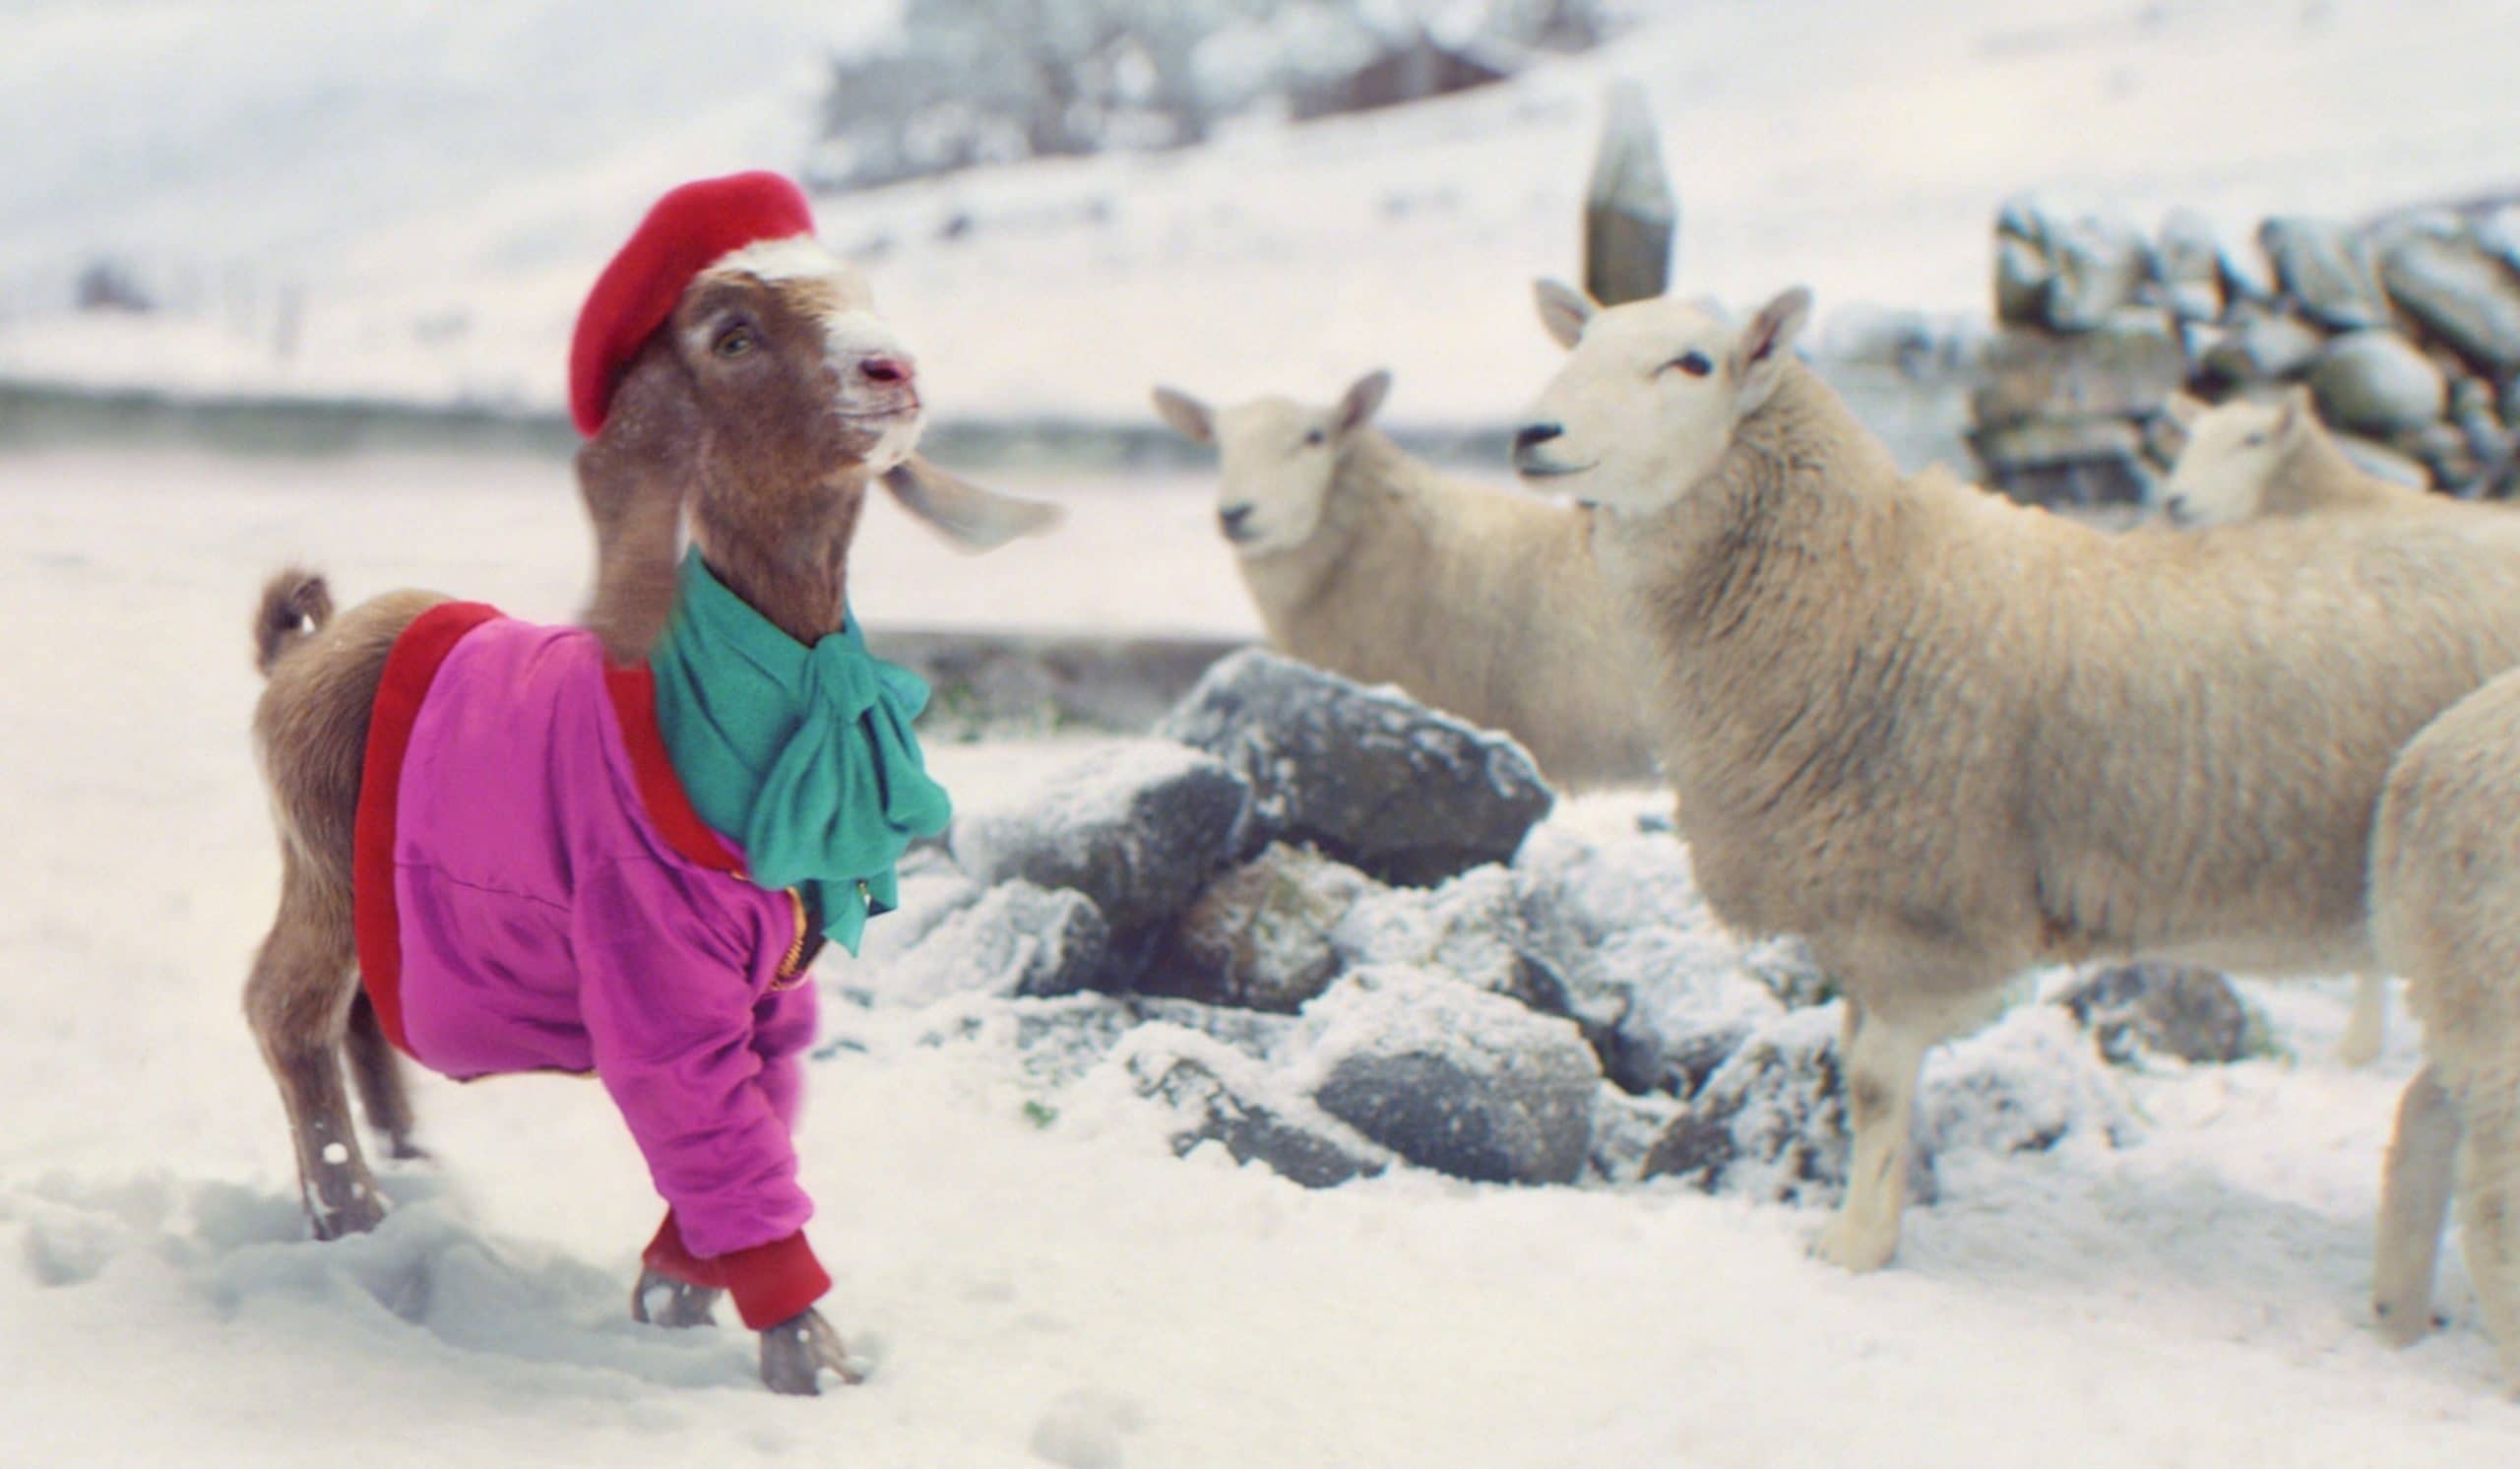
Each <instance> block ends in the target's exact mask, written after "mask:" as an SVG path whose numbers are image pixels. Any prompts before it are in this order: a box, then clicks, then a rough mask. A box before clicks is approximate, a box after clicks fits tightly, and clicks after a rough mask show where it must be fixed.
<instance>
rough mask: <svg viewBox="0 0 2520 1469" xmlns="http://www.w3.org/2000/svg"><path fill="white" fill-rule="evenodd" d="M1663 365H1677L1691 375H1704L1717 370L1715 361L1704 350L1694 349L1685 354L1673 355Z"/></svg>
mask: <svg viewBox="0 0 2520 1469" xmlns="http://www.w3.org/2000/svg"><path fill="white" fill-rule="evenodd" d="M1663 365H1664V366H1665V367H1667V368H1668V367H1677V368H1678V369H1680V370H1681V371H1682V372H1685V373H1687V374H1688V375H1689V376H1691V377H1704V376H1706V375H1707V374H1708V373H1710V372H1713V371H1714V370H1715V363H1714V362H1713V361H1712V360H1711V359H1710V358H1708V356H1707V354H1706V353H1704V352H1702V351H1693V352H1689V353H1687V354H1686V355H1684V356H1677V357H1673V358H1672V359H1671V360H1670V361H1668V362H1665V363H1664V364H1663Z"/></svg>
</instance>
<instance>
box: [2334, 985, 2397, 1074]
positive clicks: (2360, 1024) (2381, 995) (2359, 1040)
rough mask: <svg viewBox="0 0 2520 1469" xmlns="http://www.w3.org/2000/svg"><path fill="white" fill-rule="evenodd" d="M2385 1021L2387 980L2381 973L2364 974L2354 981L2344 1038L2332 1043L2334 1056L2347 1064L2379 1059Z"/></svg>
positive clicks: (2357, 1064) (2364, 1064) (2386, 1014)
mask: <svg viewBox="0 0 2520 1469" xmlns="http://www.w3.org/2000/svg"><path fill="white" fill-rule="evenodd" d="M2388 1024H2389V982H2388V979H2387V977H2385V976H2383V975H2375V974H2366V975H2361V976H2358V977H2357V978H2356V979H2355V981H2354V1014H2353V1017H2352V1018H2351V1019H2349V1020H2347V1021H2346V1022H2345V1039H2343V1040H2341V1041H2339V1042H2337V1043H2336V1058H2337V1059H2338V1060H2339V1061H2342V1062H2344V1063H2345V1064H2346V1065H2349V1066H2367V1065H2369V1064H2371V1062H2373V1061H2375V1060H2378V1059H2379V1058H2380V1043H2381V1042H2382V1041H2384V1040H2385V1039H2387V1036H2388Z"/></svg>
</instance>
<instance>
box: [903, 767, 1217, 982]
mask: <svg viewBox="0 0 2520 1469" xmlns="http://www.w3.org/2000/svg"><path fill="white" fill-rule="evenodd" d="M1250 798H1251V792H1250V788H1249V787H1248V786H1247V785H1246V784H1245V783H1244V781H1243V779H1242V778H1241V777H1240V776H1238V775H1236V774H1234V772H1233V771H1231V770H1230V769H1229V768H1227V767H1226V765H1225V764H1223V763H1222V762H1220V761H1218V760H1215V759H1213V758H1211V757H1209V756H1207V755H1203V754H1201V753H1199V752H1198V751H1196V750H1192V749H1187V748H1185V747H1183V746H1181V745H1178V744H1175V743H1172V742H1171V741H1169V740H1161V739H1142V740H1131V741H1126V742H1122V743H1115V744H1112V745H1109V746H1106V747H1104V748H1103V749H1099V750H1097V751H1095V752H1094V753H1092V754H1090V755H1087V756H1085V757H1084V758H1083V759H1081V760H1078V761H1077V762H1075V763H1074V764H1072V765H1068V766H1065V767H1063V768H1061V769H1060V770H1057V771H1055V772H1053V773H1052V774H1051V775H1050V776H1048V777H1047V778H1046V779H1044V780H1042V781H1040V782H1037V783H1036V784H1035V785H1034V786H1033V787H1032V788H1031V789H1029V790H1027V791H1025V792H1023V793H1021V794H1019V795H1018V796H1017V797H1016V798H1014V799H1012V800H1011V801H1009V802H1008V803H1006V804H1004V805H1002V806H993V807H990V808H986V809H982V810H977V811H972V812H968V813H966V814H965V815H964V816H962V817H961V818H960V819H959V820H957V821H956V822H955V823H954V831H953V847H954V860H955V861H956V862H960V863H962V865H963V870H964V871H966V872H968V873H970V874H971V876H972V878H973V880H974V881H977V882H980V883H983V884H995V883H1000V882H1005V881H1008V880H1010V879H1016V878H1021V879H1022V880H1024V881H1027V882H1031V883H1035V884H1037V885H1039V886H1041V887H1046V888H1073V889H1075V890H1076V891H1078V892H1081V893H1083V894H1085V895H1086V896H1087V897H1089V898H1091V899H1093V900H1094V906H1095V907H1096V908H1097V909H1099V910H1100V911H1101V912H1102V915H1103V919H1104V921H1105V922H1107V923H1108V924H1109V925H1110V926H1111V931H1112V933H1113V934H1114V935H1115V937H1116V938H1118V939H1119V940H1120V941H1123V942H1126V941H1129V940H1132V939H1135V938H1137V937H1139V936H1140V935H1143V934H1145V933H1147V932H1149V931H1150V930H1152V929H1154V928H1155V927H1156V926H1158V925H1160V924H1162V923H1164V922H1165V921H1166V920H1168V919H1170V918H1171V917H1172V916H1173V915H1174V914H1177V913H1179V912H1180V911H1181V910H1182V909H1184V908H1186V907H1188V906H1189V904H1190V900H1191V899H1192V898H1194V897H1196V896H1198V894H1199V891H1200V889H1202V888H1204V887H1206V886H1207V884H1208V880H1209V879H1210V878H1211V877H1213V876H1215V875H1216V873H1217V871H1218V870H1219V869H1220V868H1222V867H1224V866H1225V864H1226V863H1227V862H1228V861H1229V859H1230V858H1231V856H1232V851H1233V843H1234V839H1235V834H1236V831H1237V829H1238V828H1239V826H1240V824H1241V822H1242V818H1243V813H1244V810H1245V809H1246V807H1247V806H1248V805H1249V804H1250Z"/></svg>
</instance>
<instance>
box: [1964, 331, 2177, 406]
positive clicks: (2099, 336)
mask: <svg viewBox="0 0 2520 1469" xmlns="http://www.w3.org/2000/svg"><path fill="white" fill-rule="evenodd" d="M2186 378H2187V354H2186V352H2185V351H2184V350H2182V349H2181V347H2180V346H2179V341H2178V337H2177V334H2176V333H2175V332H2174V331H2173V328H2172V323H2171V321H2170V319H2169V318H2168V317H2166V316H2164V315H2163V314H2162V312H2161V311H2160V310H2159V309H2157V308H2153V307H2145V306H2135V307H2129V308H2127V309H2125V310H2122V311H2118V312H2116V313H2114V314H2112V315H2111V316H2110V317H2109V318H2108V319H2107V320H2105V321H2103V322H2101V323H2099V324H2098V325H2097V326H2096V327H2094V328H2093V329H2092V330H2090V331H2088V332H2085V333H2082V334H2081V335H2078V336H2070V337H2068V336H2057V335H2055V334H2053V333H2049V332H2042V331H2038V330H2035V329H2028V328H2019V327H2016V328H2014V329H2012V330H2009V331H2006V332H2005V333H2003V334H2002V335H2001V336H1999V337H1997V338H1996V339H1995V342H1994V344H1993V346H1992V347H1991V348H1990V349H1989V350H1988V351H1987V354H1986V364H1985V382H1984V385H1983V386H1981V387H1980V388H1979V389H1978V391H1977V393H1976V394H1975V396H1974V397H1973V398H1972V399H1971V408H1972V410H1973V413H1974V415H1975V417H1976V420H1977V422H1979V423H1980V424H1982V425H1986V424H2014V423H2023V422H2028V421H2030V420H2033V419H2038V418H2047V417H2109V416H2119V417H2134V416H2137V415H2145V414H2151V413H2156V412H2158V411H2159V410H2160V409H2161V407H2162V406H2163V405H2164V404H2166V403H2168V402H2169V401H2170V397H2171V395H2172V394H2173V393H2175V392H2177V391H2178V389H2179V387H2180V385H2181V384H2182V383H2184V382H2185V381H2186Z"/></svg>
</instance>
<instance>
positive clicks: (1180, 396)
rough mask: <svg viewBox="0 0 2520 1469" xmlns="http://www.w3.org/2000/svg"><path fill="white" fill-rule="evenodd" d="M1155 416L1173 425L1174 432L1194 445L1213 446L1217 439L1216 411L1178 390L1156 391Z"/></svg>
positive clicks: (1165, 389)
mask: <svg viewBox="0 0 2520 1469" xmlns="http://www.w3.org/2000/svg"><path fill="white" fill-rule="evenodd" d="M1155 414H1156V416H1157V417H1159V418H1162V419H1163V420H1164V421H1165V422H1166V423H1169V424H1171V425H1172V431H1173V432H1175V433H1177V434H1179V435H1181V436H1182V437H1183V438H1185V439H1188V440H1190V441H1191V442H1192V443H1194V444H1212V443H1215V442H1216V437H1217V415H1216V413H1215V411H1214V410H1212V409H1210V408H1209V407H1208V406H1207V405H1206V404H1204V403H1201V402H1200V401H1199V400H1197V399H1196V398H1193V397H1191V396H1190V395H1189V394H1187V393H1184V392H1182V391H1181V390H1180V389H1178V388H1158V389H1156V390H1155Z"/></svg>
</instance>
